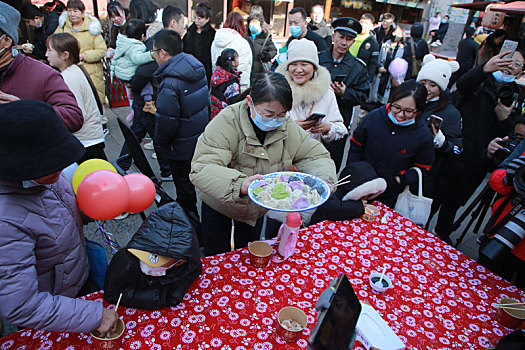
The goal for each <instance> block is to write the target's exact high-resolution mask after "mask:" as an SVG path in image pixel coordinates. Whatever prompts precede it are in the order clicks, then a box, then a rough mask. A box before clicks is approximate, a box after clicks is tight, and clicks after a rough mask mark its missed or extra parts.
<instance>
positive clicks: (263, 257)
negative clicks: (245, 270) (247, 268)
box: [248, 241, 273, 268]
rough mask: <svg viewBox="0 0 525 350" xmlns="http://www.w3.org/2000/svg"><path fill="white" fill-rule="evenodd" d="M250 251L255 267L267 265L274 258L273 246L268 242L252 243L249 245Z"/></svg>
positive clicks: (251, 262) (252, 263)
mask: <svg viewBox="0 0 525 350" xmlns="http://www.w3.org/2000/svg"><path fill="white" fill-rule="evenodd" d="M248 251H249V253H250V264H251V265H252V266H253V267H257V268H261V267H266V266H268V264H269V263H270V259H271V258H272V252H273V248H272V246H271V245H269V244H268V243H266V242H262V241H256V242H252V243H250V245H249V246H248Z"/></svg>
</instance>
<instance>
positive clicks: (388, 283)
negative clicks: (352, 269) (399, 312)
mask: <svg viewBox="0 0 525 350" xmlns="http://www.w3.org/2000/svg"><path fill="white" fill-rule="evenodd" d="M380 278H381V273H379V272H372V273H371V274H370V276H369V277H368V280H369V282H370V287H372V289H373V290H375V291H376V292H379V293H383V292H386V291H387V290H388V289H390V288H392V287H393V286H394V285H393V284H392V280H391V279H390V278H389V277H388V276H387V275H385V276H383V279H382V280H381V284H382V287H379V286H377V285H376V282H379V279H380Z"/></svg>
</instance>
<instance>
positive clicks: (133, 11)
mask: <svg viewBox="0 0 525 350" xmlns="http://www.w3.org/2000/svg"><path fill="white" fill-rule="evenodd" d="M129 17H130V18H135V19H140V20H141V21H144V23H153V22H155V18H156V17H157V6H155V5H154V4H153V3H152V2H151V0H131V2H130V3H129Z"/></svg>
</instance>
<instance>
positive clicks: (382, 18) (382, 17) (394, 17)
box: [381, 12, 396, 21]
mask: <svg viewBox="0 0 525 350" xmlns="http://www.w3.org/2000/svg"><path fill="white" fill-rule="evenodd" d="M384 19H391V20H393V21H395V20H396V16H394V15H393V14H391V13H390V12H385V13H383V14H382V15H381V20H384Z"/></svg>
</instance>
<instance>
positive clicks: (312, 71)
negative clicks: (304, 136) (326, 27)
mask: <svg viewBox="0 0 525 350" xmlns="http://www.w3.org/2000/svg"><path fill="white" fill-rule="evenodd" d="M277 72H278V73H281V74H283V75H284V76H285V77H286V79H287V80H288V83H289V84H290V86H291V88H292V93H293V107H292V110H291V111H289V112H288V116H289V117H290V118H292V119H293V120H295V121H296V122H297V124H299V125H300V126H301V127H302V128H303V129H304V130H306V131H307V132H308V133H310V135H311V136H312V138H314V139H316V140H318V141H322V142H323V143H328V142H331V141H335V140H339V139H342V138H343V137H344V136H345V135H346V134H348V129H347V128H346V127H345V125H344V121H343V117H342V116H341V113H340V112H339V108H338V107H337V100H336V98H335V94H334V92H333V91H332V90H331V89H330V73H329V72H328V70H327V69H326V68H324V67H322V66H320V65H319V59H318V56H317V47H316V46H315V44H314V43H313V42H312V41H310V40H307V39H300V40H293V41H292V43H291V44H290V47H289V48H288V60H287V61H286V62H284V63H283V64H281V65H280V66H279V67H278V68H277ZM315 113H318V114H324V115H325V116H324V117H323V118H321V119H319V120H309V121H307V120H306V119H307V118H308V117H309V116H311V115H312V114H315Z"/></svg>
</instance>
